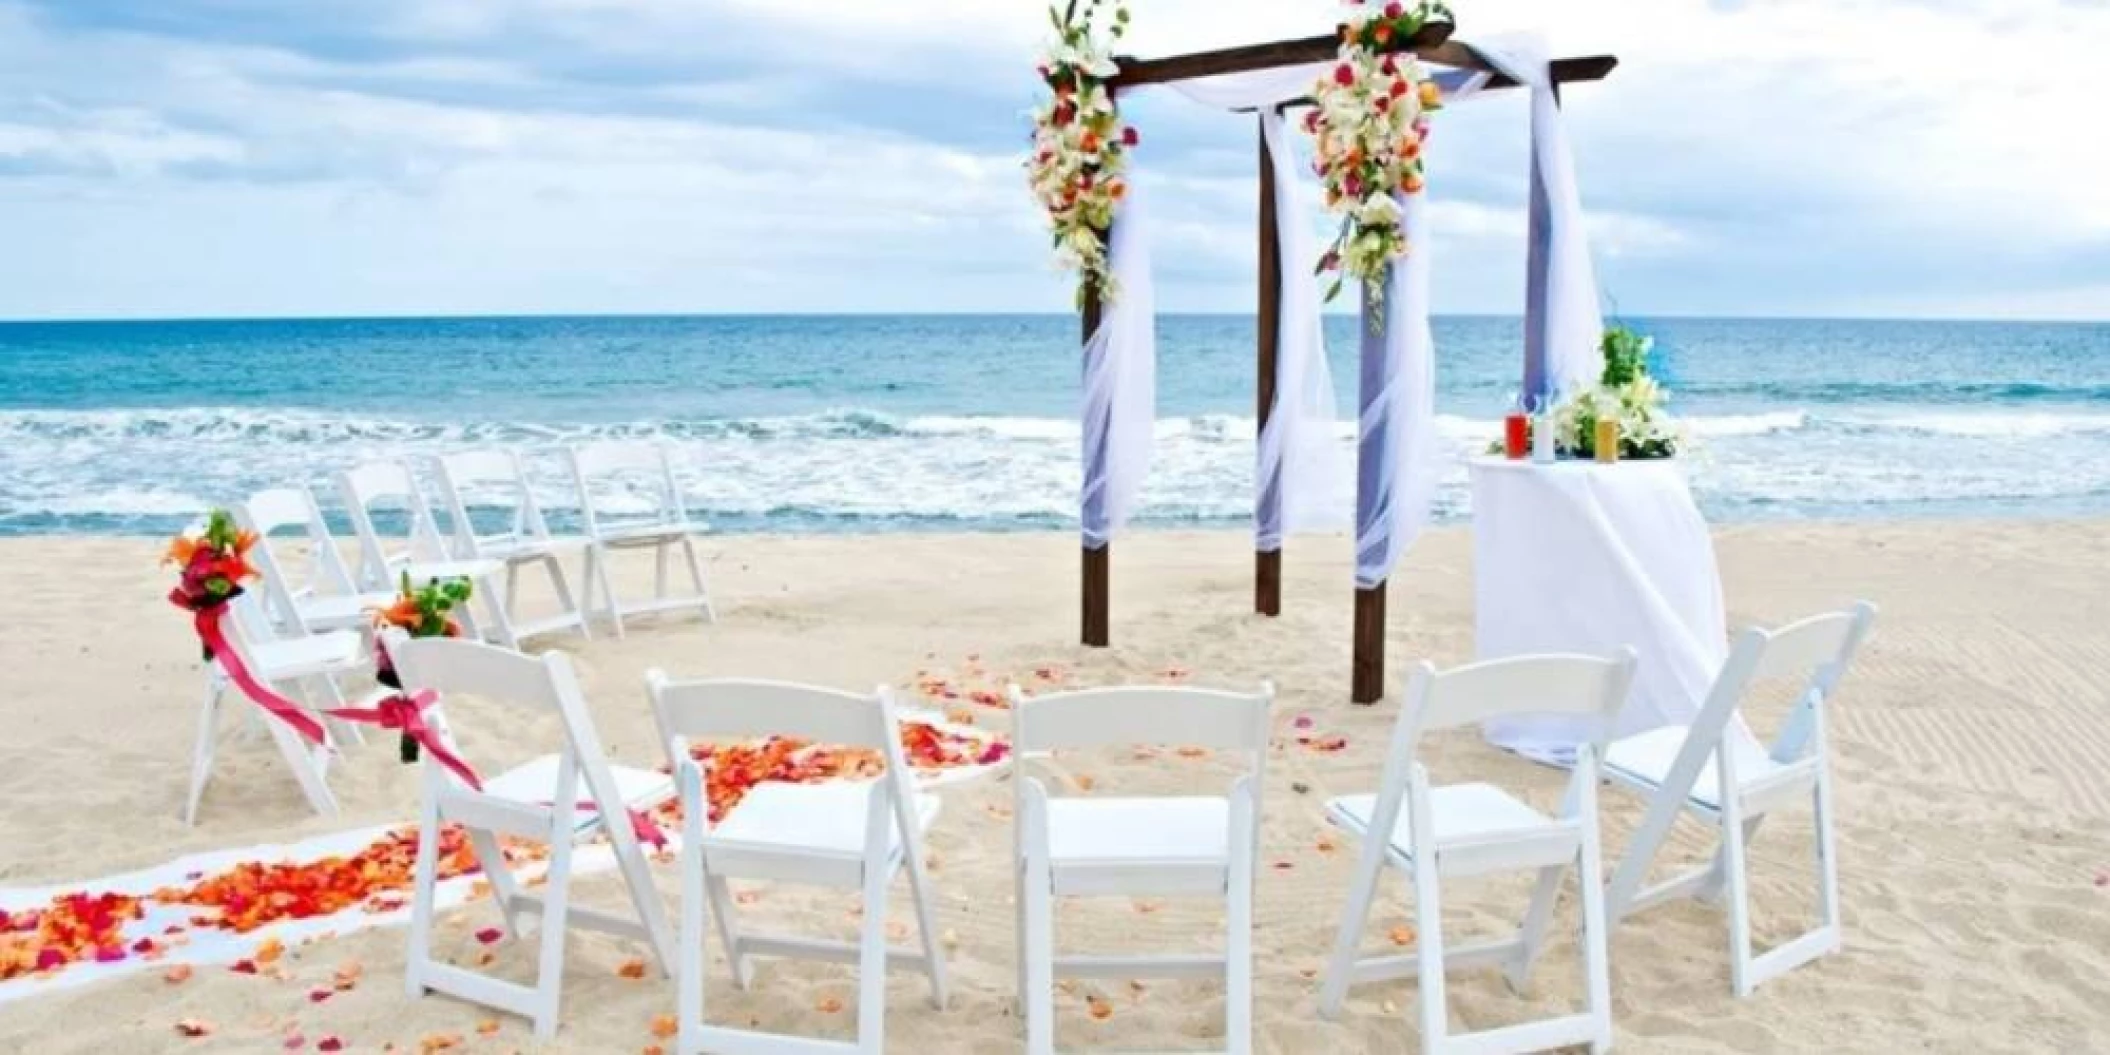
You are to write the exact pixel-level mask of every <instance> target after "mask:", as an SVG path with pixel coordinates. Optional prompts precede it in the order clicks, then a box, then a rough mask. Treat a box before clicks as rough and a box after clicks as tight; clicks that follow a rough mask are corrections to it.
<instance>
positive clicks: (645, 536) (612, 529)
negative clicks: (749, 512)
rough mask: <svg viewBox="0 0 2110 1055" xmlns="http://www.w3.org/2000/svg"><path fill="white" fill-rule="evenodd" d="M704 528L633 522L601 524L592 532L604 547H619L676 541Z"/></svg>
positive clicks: (658, 522) (656, 521)
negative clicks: (625, 544)
mask: <svg viewBox="0 0 2110 1055" xmlns="http://www.w3.org/2000/svg"><path fill="white" fill-rule="evenodd" d="M705 530H706V528H705V527H704V525H702V524H694V523H687V524H685V523H679V522H675V521H667V520H635V521H631V522H629V523H623V522H617V523H613V524H605V523H604V524H601V525H600V526H599V527H598V528H596V529H595V530H594V538H595V539H596V540H598V541H600V542H601V543H603V544H605V545H611V546H616V545H621V544H623V543H626V542H657V541H661V540H664V539H678V538H681V537H682V536H684V535H695V534H701V533H702V532H703V531H705Z"/></svg>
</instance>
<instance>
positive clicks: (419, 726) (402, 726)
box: [328, 689, 484, 791]
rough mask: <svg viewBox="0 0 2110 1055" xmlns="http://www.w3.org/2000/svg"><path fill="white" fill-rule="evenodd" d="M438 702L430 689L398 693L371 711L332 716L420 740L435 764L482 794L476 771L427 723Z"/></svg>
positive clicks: (344, 710)
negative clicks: (426, 713)
mask: <svg viewBox="0 0 2110 1055" xmlns="http://www.w3.org/2000/svg"><path fill="white" fill-rule="evenodd" d="M438 701H439V694H438V693H435V692H433V691H432V690H430V689H424V690H421V691H419V692H416V693H411V694H407V695H405V694H398V695H395V696H390V697H387V698H386V699H383V700H382V701H381V702H380V703H378V704H376V705H375V706H373V707H371V708H360V707H346V708H341V709H338V710H334V711H330V712H328V713H329V715H330V717H332V718H342V719H344V720H346V721H349V722H367V723H370V724H372V725H378V726H380V727H381V728H383V729H393V730H395V731H397V732H400V733H402V734H403V735H404V736H407V737H409V738H411V739H412V740H415V741H417V742H418V745H419V746H420V747H423V748H424V749H425V750H426V751H427V752H429V753H430V754H431V755H432V757H433V759H434V760H435V761H437V762H439V764H441V765H443V766H446V767H447V768H448V770H450V771H451V772H453V774H454V775H455V776H458V777H460V778H462V783H465V784H467V785H469V786H470V787H472V788H475V789H476V790H478V791H482V790H483V789H484V783H483V781H481V780H479V779H477V776H476V771H475V770H473V769H470V768H469V764H468V763H467V762H464V761H462V760H461V759H460V758H458V757H456V756H455V754H454V752H452V751H449V750H447V745H446V743H445V742H443V741H442V740H441V739H440V736H439V734H438V733H437V732H434V731H433V728H432V727H431V726H429V725H426V724H425V708H427V707H430V706H432V705H433V704H434V703H437V702H438Z"/></svg>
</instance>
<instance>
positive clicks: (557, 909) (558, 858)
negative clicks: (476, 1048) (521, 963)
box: [534, 810, 572, 1040]
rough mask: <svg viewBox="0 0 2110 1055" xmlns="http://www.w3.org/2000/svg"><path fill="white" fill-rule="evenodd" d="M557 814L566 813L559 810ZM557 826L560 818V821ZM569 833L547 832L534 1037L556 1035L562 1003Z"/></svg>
mask: <svg viewBox="0 0 2110 1055" xmlns="http://www.w3.org/2000/svg"><path fill="white" fill-rule="evenodd" d="M558 812H559V813H560V814H562V813H564V812H565V811H562V810H560V811H558ZM559 820H560V824H561V822H562V820H563V818H562V817H561V816H560V818H559ZM571 855H572V833H571V832H569V831H566V830H563V829H562V828H561V827H559V828H556V829H552V831H551V832H550V858H549V883H548V885H547V886H545V887H544V888H543V892H542V941H541V946H542V948H541V953H540V955H539V956H538V957H537V961H538V965H537V968H536V975H535V1005H536V1006H535V1016H534V1018H535V1037H536V1039H538V1040H552V1039H555V1038H556V1036H557V1009H558V1008H559V1007H560V1006H562V1004H563V1000H564V939H565V937H566V935H565V927H566V923H567V918H566V917H567V915H568V914H569V912H570V911H571Z"/></svg>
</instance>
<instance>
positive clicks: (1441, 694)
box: [1400, 648, 1635, 744]
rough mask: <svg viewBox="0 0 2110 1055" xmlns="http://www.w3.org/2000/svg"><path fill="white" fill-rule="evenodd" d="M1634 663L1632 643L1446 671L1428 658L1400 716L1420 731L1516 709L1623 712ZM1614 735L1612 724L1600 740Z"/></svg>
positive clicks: (1516, 711) (1586, 713) (1416, 674)
mask: <svg viewBox="0 0 2110 1055" xmlns="http://www.w3.org/2000/svg"><path fill="white" fill-rule="evenodd" d="M1634 665H1635V656H1634V650H1633V649H1631V648H1628V649H1621V650H1620V651H1619V652H1617V653H1615V654H1613V655H1611V656H1580V655H1538V656H1513V657H1509V658H1505V659H1492V660H1486V661H1483V662H1480V663H1472V664H1468V665H1466V666H1462V667H1454V668H1452V669H1450V670H1446V671H1441V672H1439V671H1438V670H1437V669H1436V667H1435V665H1434V664H1431V663H1428V662H1423V663H1421V664H1420V665H1419V666H1418V667H1416V668H1415V671H1414V677H1413V679H1412V681H1411V682H1410V683H1409V685H1408V687H1407V702H1406V705H1405V706H1404V708H1403V709H1402V710H1401V712H1400V716H1401V719H1402V720H1403V721H1406V722H1409V723H1411V726H1410V728H1411V729H1412V730H1413V731H1414V732H1415V733H1416V734H1417V735H1418V734H1420V733H1423V732H1428V731H1431V730H1437V729H1450V728H1453V727H1456V726H1460V725H1472V724H1477V723H1480V722H1484V721H1487V720H1488V719H1490V718H1500V717H1504V716H1506V715H1512V714H1563V715H1582V716H1589V715H1612V714H1617V713H1618V711H1619V707H1620V705H1621V704H1623V703H1625V702H1626V695H1627V689H1628V688H1629V687H1630V686H1631V684H1632V682H1633V677H1634ZM1609 735H1610V725H1609V723H1607V724H1606V727H1605V729H1604V731H1603V732H1601V733H1600V734H1599V736H1600V740H1599V742H1600V744H1601V743H1602V737H1604V736H1609Z"/></svg>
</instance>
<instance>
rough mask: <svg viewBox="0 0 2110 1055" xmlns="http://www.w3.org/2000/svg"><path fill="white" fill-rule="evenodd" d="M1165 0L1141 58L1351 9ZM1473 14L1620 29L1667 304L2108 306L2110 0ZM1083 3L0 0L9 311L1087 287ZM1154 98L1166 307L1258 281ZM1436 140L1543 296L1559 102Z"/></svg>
mask: <svg viewBox="0 0 2110 1055" xmlns="http://www.w3.org/2000/svg"><path fill="white" fill-rule="evenodd" d="M1134 6H1135V8H1136V20H1137V25H1138V36H1137V38H1136V39H1135V41H1134V42H1133V45H1134V46H1133V50H1134V51H1136V52H1137V53H1139V54H1162V53H1167V52H1173V51H1183V50H1190V49H1194V48H1200V47H1210V46H1218V45H1225V44H1233V43H1244V42H1249V41H1253V40H1260V39H1270V38H1275V37H1282V36H1291V35H1305V34H1309V33H1313V32H1320V31H1323V30H1324V28H1325V27H1326V26H1328V25H1330V24H1331V22H1332V19H1333V13H1334V7H1335V5H1334V4H1333V3H1332V2H1331V0H1134ZM1453 6H1454V7H1455V8H1456V9H1457V11H1458V16H1459V20H1460V23H1461V35H1463V36H1466V37H1470V36H1472V35H1473V34H1474V33H1475V32H1483V33H1485V32H1494V31H1499V30H1509V29H1517V28H1540V29H1543V30H1545V31H1546V32H1547V33H1548V34H1549V36H1550V37H1551V38H1552V40H1553V42H1554V46H1555V48H1556V50H1557V51H1559V52H1561V53H1567V54H1579V53H1593V52H1602V51H1609V52H1614V53H1617V54H1619V55H1620V56H1621V57H1622V59H1623V60H1624V65H1623V66H1622V68H1621V69H1620V71H1619V72H1618V73H1617V74H1616V75H1615V76H1614V77H1613V78H1612V80H1611V81H1609V82H1607V83H1605V84H1603V85H1596V86H1587V87H1579V88H1576V89H1574V90H1572V91H1571V92H1570V94H1569V96H1568V99H1569V115H1570V120H1571V129H1572V136H1573V139H1574V142H1575V145H1576V152H1577V165H1578V169H1579V172H1580V175H1581V179H1582V186H1583V195H1584V203H1585V206H1586V208H1587V209H1588V210H1589V211H1590V213H1591V217H1592V220H1591V235H1592V244H1593V246H1594V247H1595V251H1596V256H1597V260H1598V266H1599V271H1600V278H1601V281H1602V284H1603V286H1604V288H1605V291H1606V293H1607V295H1608V297H1610V298H1612V299H1613V300H1614V301H1616V303H1617V305H1618V307H1619V308H1620V309H1621V310H1622V311H1624V312H1626V313H1628V314H1635V315H1648V314H1749V315H1849V316H1859V315H1879V316H1891V315H1899V316H1942V317H2032V318H2093V319H2102V318H2110V179H2106V178H2104V177H2103V175H2102V173H2104V172H2105V171H2110V137H2106V136H2103V135H2102V134H2100V128H2101V118H2100V113H2099V107H2100V102H2099V100H2100V99H2101V97H2102V94H2101V93H2102V91H2103V88H2102V85H2101V83H2100V76H2099V70H2100V68H2101V55H2102V54H2103V53H2104V51H2105V50H2110V2H2105V0H1917V2H1907V0H1742V2H1736V0H1621V2H1620V3H1618V4H1580V3H1574V2H1560V0H1453ZM1044 27H1045V19H1044V16H1043V15H1042V14H1041V7H1040V5H1039V4H1037V3H1035V2H1032V0H950V2H940V0H886V2H884V3H881V2H866V3H856V4H853V3H838V4H825V5H824V4H811V3H791V2H787V0H306V2H302V3H287V2H283V0H158V2H155V3H141V2H137V0H0V318H53V317H168V316H198V315H210V316H225V315H238V316H239V315H274V316H277V315H313V314H427V313H435V314H451V313H511V312H520V313H574V312H577V313H593V312H691V311H697V312H729V311H730V312H739V311H752V312H775V311H845V312H856V311H1060V310H1064V309H1065V308H1066V306H1067V304H1068V297H1069V294H1068V289H1067V284H1066V281H1065V279H1064V278H1063V276H1061V275H1059V274H1057V273H1056V272H1054V271H1053V270H1052V268H1051V267H1050V265H1049V264H1048V262H1047V257H1046V254H1045V251H1044V250H1045V242H1044V240H1043V239H1042V237H1041V235H1040V233H1039V227H1038V218H1037V216H1036V214H1035V212H1034V210H1033V206H1032V204H1031V202H1030V200H1029V199H1028V196H1027V194H1026V191H1025V189H1024V184H1023V176H1022V174H1021V172H1020V170H1019V168H1018V155H1019V152H1020V149H1021V145H1022V143H1023V141H1024V135H1025V126H1024V121H1023V117H1022V116H1021V115H1022V112H1023V110H1024V109H1025V108H1026V107H1027V106H1028V105H1030V103H1031V102H1032V99H1033V92H1034V88H1035V84H1034V81H1033V77H1032V74H1031V70H1030V64H1031V61H1032V58H1033V55H1034V51H1035V49H1036V47H1037V45H1038V44H1039V43H1040V42H1041V41H1040V36H1041V33H1042V30H1043V29H1044ZM1995 63H2004V64H2005V65H2000V66H1995V65H1994V64H1995ZM1131 112H1132V115H1133V118H1134V120H1135V121H1136V123H1138V124H1139V125H1140V126H1141V128H1142V131H1143V134H1144V147H1143V150H1142V151H1141V152H1140V154H1138V155H1137V158H1138V165H1139V168H1140V173H1141V176H1140V178H1142V179H1143V180H1144V181H1146V183H1147V184H1148V185H1150V187H1151V190H1152V202H1153V205H1154V206H1155V207H1156V208H1157V209H1158V211H1159V213H1160V216H1159V220H1158V223H1157V230H1158V234H1159V238H1158V245H1157V254H1156V256H1157V264H1158V271H1159V288H1160V301H1161V305H1162V306H1163V307H1164V308H1166V309H1167V310H1184V311H1244V310H1250V308H1251V305H1252V302H1253V281H1254V279H1253V268H1254V264H1253V259H1252V257H1253V243H1254V234H1253V231H1252V224H1253V212H1254V196H1255V188H1254V184H1253V166H1254V159H1253V156H1252V153H1253V139H1254V131H1253V128H1252V126H1251V123H1250V119H1249V118H1239V117H1236V116H1231V115H1224V114H1216V113H1210V112H1207V111H1203V110H1200V109H1198V108H1197V107H1195V106H1194V105H1193V104H1191V103H1187V102H1185V101H1183V100H1179V99H1177V98H1170V97H1162V96H1159V97H1153V96H1150V95H1147V94H1146V95H1138V97H1137V98H1136V100H1135V101H1134V102H1133V105H1132V107H1131ZM1436 135H1437V142H1436V144H1435V147H1434V150H1433V153H1432V164H1433V166H1434V167H1433V171H1432V179H1431V193H1432V194H1433V195H1434V196H1435V197H1434V198H1433V203H1434V207H1435V210H1436V216H1437V227H1438V229H1437V238H1436V241H1435V243H1434V245H1433V246H1432V248H1431V251H1432V252H1434V253H1436V254H1438V255H1437V260H1436V268H1437V274H1438V280H1437V293H1438V297H1439V308H1440V310H1445V311H1452V312H1495V313H1512V312H1514V311H1516V310H1517V308H1518V306H1519V303H1520V301H1521V287H1522V271H1523V262H1522V241H1523V238H1522V229H1523V219H1522V216H1523V212H1522V206H1523V199H1524V178H1525V171H1526V169H1525V164H1526V148H1527V143H1526V138H1525V135H1526V108H1525V105H1524V103H1523V100H1522V99H1521V98H1510V99H1503V100H1499V101H1489V102H1482V103H1475V104H1473V105H1471V106H1461V107H1458V108H1456V109H1455V110H1453V111H1451V112H1448V113H1446V114H1445V115H1443V117H1442V118H1441V122H1440V124H1439V126H1438V130H1437V133H1436ZM1314 222H1315V223H1316V222H1317V217H1316V214H1315V215H1314Z"/></svg>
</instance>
